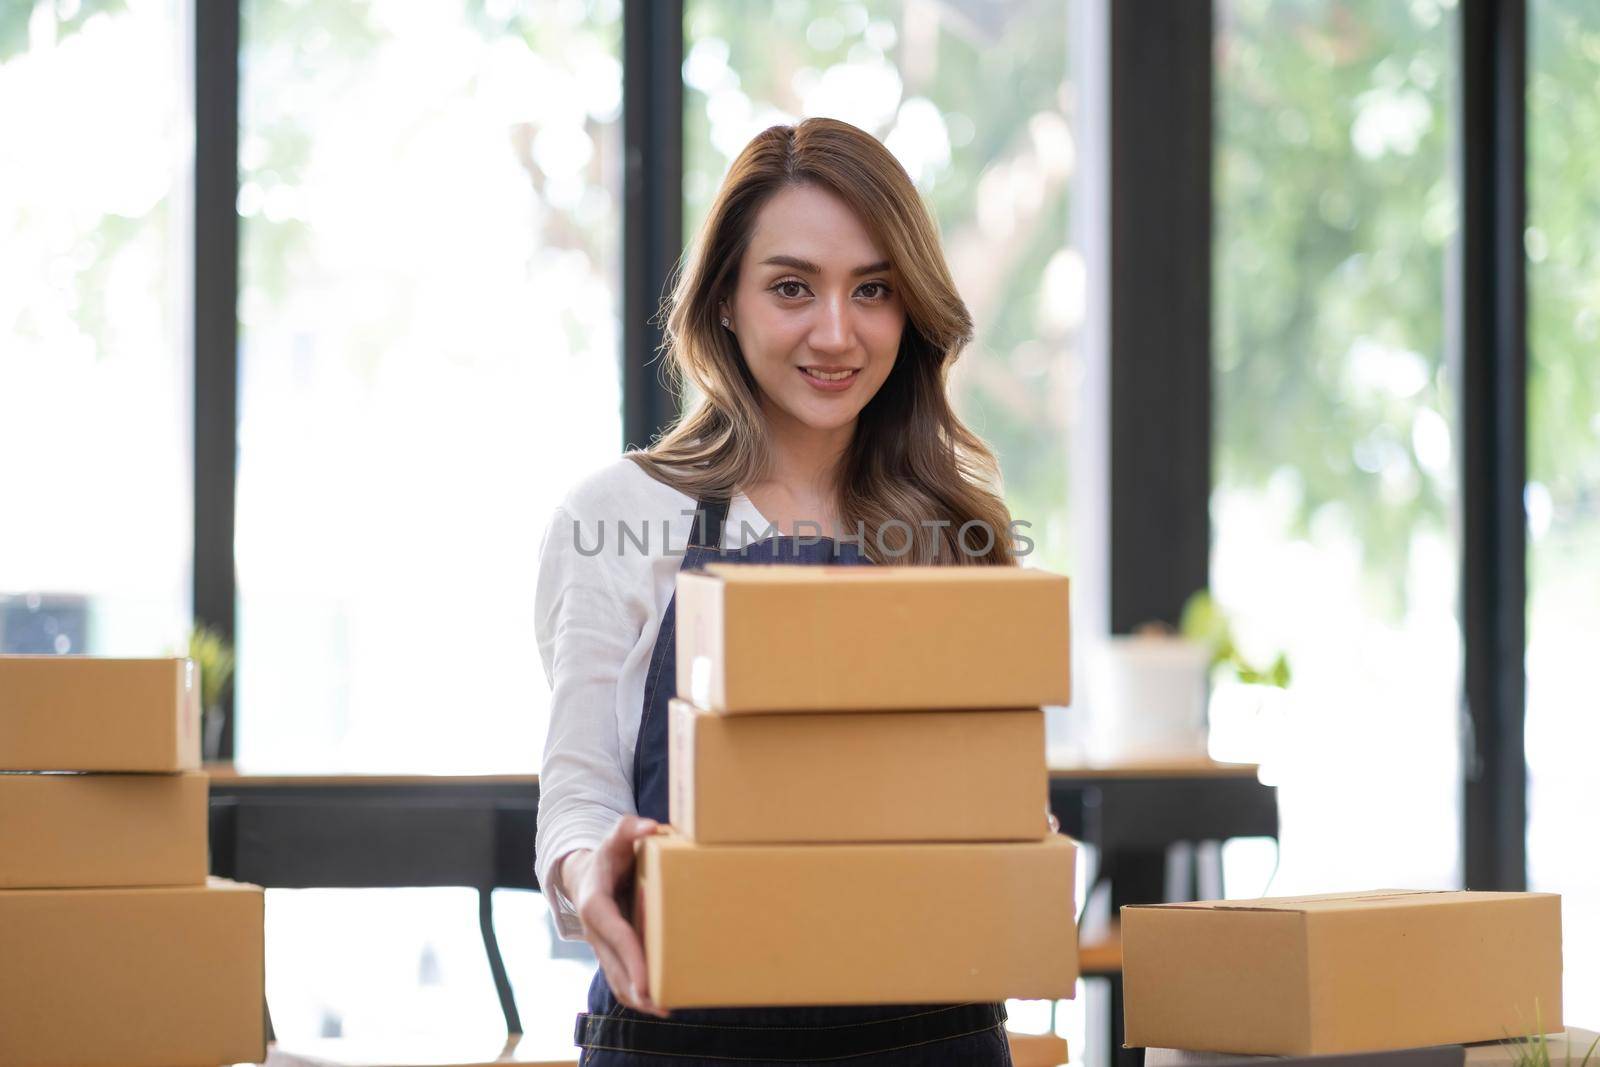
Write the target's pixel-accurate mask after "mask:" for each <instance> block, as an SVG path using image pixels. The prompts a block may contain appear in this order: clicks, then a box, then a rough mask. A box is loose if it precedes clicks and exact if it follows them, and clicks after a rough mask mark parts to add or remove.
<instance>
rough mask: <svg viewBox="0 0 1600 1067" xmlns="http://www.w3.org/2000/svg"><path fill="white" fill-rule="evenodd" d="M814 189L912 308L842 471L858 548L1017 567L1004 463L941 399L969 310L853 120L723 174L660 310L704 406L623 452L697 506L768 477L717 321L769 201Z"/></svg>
mask: <svg viewBox="0 0 1600 1067" xmlns="http://www.w3.org/2000/svg"><path fill="white" fill-rule="evenodd" d="M804 184H814V185H817V186H819V187H821V188H824V189H827V190H829V191H831V192H832V193H834V194H835V195H837V196H839V197H840V198H841V199H843V200H844V201H845V203H847V204H849V205H850V206H851V207H852V208H853V209H854V211H855V213H856V215H857V217H859V218H860V219H861V221H862V224H863V225H864V226H866V227H867V229H868V232H869V233H871V234H872V235H873V238H874V239H875V241H876V243H877V244H878V246H879V247H880V248H881V249H882V250H883V253H884V255H885V257H886V258H887V259H888V260H889V262H890V263H891V264H892V265H893V267H894V270H895V272H896V273H897V274H898V276H899V282H900V287H899V288H900V295H901V298H902V301H903V303H904V306H905V309H906V319H907V321H906V325H905V329H904V330H903V331H902V332H901V338H900V349H899V353H898V355H897V356H896V358H895V364H894V368H893V370H891V371H890V373H889V376H888V378H887V379H886V380H885V381H884V383H883V386H882V387H881V388H880V389H879V390H878V393H877V395H875V396H874V397H873V398H872V399H871V400H870V401H869V402H868V403H867V404H866V406H865V407H864V408H863V409H862V411H861V414H860V416H859V418H858V420H857V423H856V430H855V433H854V435H853V437H852V439H851V442H850V445H849V447H848V448H847V449H846V451H845V453H844V455H843V456H842V457H841V459H840V463H839V468H838V470H837V471H835V472H834V474H835V484H837V486H838V492H839V499H838V505H839V506H838V512H839V515H840V517H841V519H842V520H843V524H844V527H845V529H846V531H849V532H851V533H855V532H856V531H860V532H862V533H864V534H865V536H864V537H862V538H861V548H862V550H863V552H864V553H865V554H866V555H868V556H869V557H871V558H872V559H873V560H874V561H875V562H879V563H980V564H1012V563H1015V558H1014V556H1013V549H1012V530H1011V529H1010V519H1011V516H1010V512H1009V511H1008V510H1007V508H1006V505H1005V502H1004V501H1003V500H1002V499H1001V497H1000V494H999V491H998V490H999V485H1000V471H999V464H998V463H997V462H996V461H995V457H994V454H993V453H992V452H990V450H989V448H988V447H987V446H986V445H985V444H984V443H983V441H982V439H980V438H979V437H978V436H977V435H976V434H974V433H972V431H970V430H968V429H967V428H966V426H964V425H963V424H962V422H961V420H960V419H958V418H957V417H956V414H955V412H954V411H953V410H952V409H951V407H950V401H949V398H948V397H947V395H946V392H945V385H946V377H947V375H948V373H949V370H950V367H951V365H952V364H954V363H955V361H956V358H957V357H958V356H959V355H960V353H961V350H962V349H963V348H964V347H966V345H967V344H968V342H970V341H971V340H972V316H971V314H970V313H969V312H968V311H967V307H966V304H965V303H963V301H962V300H961V297H960V295H959V294H957V292H956V289H955V284H954V282H953V281H952V280H951V278H950V269H949V267H948V265H947V264H946V263H945V260H944V252H943V250H942V249H941V248H940V245H939V234H938V230H937V229H936V228H935V226H934V223H933V219H932V218H931V216H930V215H929V213H928V210H927V208H926V207H925V206H924V205H923V202H922V199H921V197H920V196H919V195H918V194H917V190H916V186H914V185H913V184H912V182H911V179H910V177H909V176H908V175H907V174H906V172H905V170H904V168H902V167H901V166H900V163H899V161H898V160H896V159H895V158H894V156H893V155H892V154H890V152H889V150H888V149H886V148H885V147H884V146H883V145H882V144H881V143H880V142H879V141H878V140H877V139H876V138H874V137H873V136H872V135H870V134H868V133H866V132H865V131H863V130H860V129H858V128H856V127H855V126H852V125H850V124H849V123H845V122H839V121H837V120H834V119H826V118H809V119H805V120H804V121H802V122H800V123H798V124H796V125H794V126H773V127H770V128H769V129H767V130H764V131H762V132H761V133H760V134H758V135H756V137H755V138H754V139H752V140H751V142H750V143H749V144H748V145H746V146H745V148H744V150H743V151H742V152H740V153H739V157H738V158H737V159H735V160H734V161H733V165H732V166H731V167H729V169H728V173H727V176H726V177H725V178H724V179H723V182H722V187H721V189H720V190H718V192H717V196H716V199H715V200H714V201H713V202H712V204H711V209H710V211H709V212H708V213H707V215H706V219H705V222H704V224H703V225H702V227H701V229H700V232H699V234H698V236H697V237H696V239H695V241H694V242H693V243H692V245H691V246H690V249H689V250H688V252H687V253H686V254H685V258H684V260H683V262H682V263H681V264H680V267H679V270H678V272H677V277H676V281H675V283H674V285H673V287H672V292H671V295H670V296H669V297H668V298H667V299H666V300H665V301H664V303H663V307H662V310H661V321H662V322H663V323H664V330H663V333H664V339H663V341H662V345H661V355H662V357H663V359H664V369H665V372H666V375H667V378H668V381H669V384H670V385H671V387H672V388H673V389H674V390H676V391H679V395H681V390H682V387H683V383H684V381H685V380H686V379H687V380H688V381H691V382H693V383H694V385H695V386H696V387H697V388H698V390H699V392H700V398H699V399H698V400H697V401H696V403H695V404H694V406H693V407H692V408H691V409H690V410H688V411H686V412H684V413H683V415H682V416H680V417H679V418H678V420H677V421H676V422H675V423H674V424H673V425H672V427H671V428H669V429H668V430H667V431H666V432H665V433H663V434H662V435H661V437H660V438H659V439H658V440H656V441H655V442H654V443H653V444H652V445H651V447H650V448H648V449H641V450H634V451H630V452H628V453H627V455H628V458H630V459H632V460H633V461H634V462H636V463H638V464H639V465H640V466H641V467H643V468H644V469H645V470H646V471H647V472H648V473H649V474H650V475H651V476H652V477H654V478H656V479H657V480H659V481H662V482H665V483H666V484H668V485H671V486H673V487H674V488H676V489H678V490H679V491H680V492H683V493H685V494H687V495H689V496H691V497H694V498H696V499H699V498H702V497H708V496H730V495H732V494H733V492H734V491H735V490H736V489H737V488H738V487H740V486H745V485H750V484H753V483H756V482H759V481H761V480H762V479H763V478H764V477H766V475H767V472H768V464H769V456H770V448H771V445H770V441H769V438H768V433H767V423H766V418H765V416H764V415H763V414H762V411H761V405H760V402H759V399H758V397H759V394H758V390H757V387H756V382H755V379H754V377H752V375H751V373H750V370H749V367H748V366H747V365H746V364H745V360H744V357H743V355H742V354H741V353H740V351H739V346H738V343H737V341H736V340H735V338H734V337H733V336H732V335H731V334H730V333H729V332H728V331H726V330H723V329H721V328H720V327H719V322H718V311H717V306H718V304H719V302H720V301H722V300H724V299H727V300H730V301H731V299H732V296H733V289H734V286H735V284H736V283H737V281H738V277H739V265H740V262H741V260H742V259H743V257H744V253H745V250H746V249H747V248H748V247H749V243H750V235H751V231H752V230H753V229H754V226H755V221H756V216H757V215H758V214H759V212H760V211H761V208H762V206H763V205H764V204H766V202H767V201H768V200H769V199H770V198H771V197H772V196H773V194H774V193H776V192H778V191H779V190H780V189H783V188H785V187H787V186H791V185H804ZM902 524H903V525H902ZM907 538H909V539H910V543H909V545H908V544H907ZM885 548H887V551H885Z"/></svg>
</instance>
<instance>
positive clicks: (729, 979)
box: [634, 833, 1078, 1009]
mask: <svg viewBox="0 0 1600 1067" xmlns="http://www.w3.org/2000/svg"><path fill="white" fill-rule="evenodd" d="M1075 855H1076V848H1075V846H1074V844H1073V842H1072V841H1071V840H1070V839H1068V838H1066V837H1063V836H1061V835H1060V834H1051V835H1049V836H1048V837H1045V838H1044V839H1042V840H1035V841H1027V842H1010V843H987V842H986V843H964V844H899V845H887V844H876V845H862V844H847V845H702V844H698V843H696V842H692V841H689V840H686V839H685V838H683V837H681V836H679V835H677V834H673V833H664V834H658V835H656V836H653V837H649V838H646V839H644V840H643V841H641V842H640V844H639V850H638V871H637V883H636V897H635V904H634V913H635V921H636V922H637V923H638V924H639V926H640V931H641V936H642V939H643V941H644V945H645V958H646V961H647V963H648V968H649V972H650V996H651V998H652V999H653V1000H654V1001H655V1003H657V1004H658V1005H660V1006H662V1007H665V1008H669V1009H670V1008H689V1007H742V1006H772V1005H808V1004H809V1005H815V1004H895V1003H912V1002H951V1003H958V1002H964V1001H973V1000H980V1001H981V1000H1003V999H1006V998H1008V997H1036V998H1066V997H1071V996H1072V995H1073V991H1074V984H1075V982H1076V981H1077V977H1078V944H1077V932H1076V929H1075V925H1074V922H1073V916H1074V909H1073V892H1074V888H1075V887H1074V882H1073V868H1074V860H1075Z"/></svg>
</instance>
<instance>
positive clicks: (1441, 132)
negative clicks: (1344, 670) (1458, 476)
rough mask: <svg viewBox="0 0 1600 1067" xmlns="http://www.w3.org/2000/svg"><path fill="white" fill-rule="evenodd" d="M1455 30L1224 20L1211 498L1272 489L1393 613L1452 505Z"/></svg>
mask: <svg viewBox="0 0 1600 1067" xmlns="http://www.w3.org/2000/svg"><path fill="white" fill-rule="evenodd" d="M1453 20H1454V13H1453V12H1451V11H1448V10H1446V9H1444V8H1443V7H1442V6H1441V5H1440V4H1438V3H1434V2H1433V0H1417V2H1413V3H1406V4H1401V3H1394V2H1392V0H1341V2H1331V0H1284V2H1275V3H1273V2H1267V0H1227V2H1224V3H1221V4H1219V8H1218V37H1217V63H1218V70H1217V87H1218V88H1217V107H1216V119H1217V134H1216V194H1215V195H1216V203H1217V211H1216V228H1215V238H1214V240H1215V245H1214V271H1215V283H1214V284H1215V304H1214V310H1213V316H1214V318H1213V323H1214V326H1213V329H1214V360H1215V382H1216V430H1215V446H1216V459H1215V463H1216V471H1217V482H1218V484H1219V486H1220V487H1226V488H1237V487H1250V488H1257V489H1266V488H1267V487H1268V486H1269V484H1272V485H1275V486H1276V488H1277V489H1278V490H1279V492H1280V493H1282V494H1283V495H1284V496H1286V497H1287V498H1288V500H1287V502H1286V503H1287V507H1286V510H1287V511H1288V512H1289V514H1290V515H1291V516H1292V524H1293V526H1292V530H1291V532H1292V533H1294V534H1297V535H1300V536H1308V535H1309V534H1310V533H1311V529H1312V527H1313V525H1314V524H1320V523H1329V524H1331V525H1333V526H1334V528H1336V529H1337V530H1338V531H1339V532H1340V533H1342V534H1345V535H1346V536H1351V537H1353V538H1354V539H1355V540H1356V541H1357V542H1358V543H1359V545H1360V546H1361V553H1362V556H1363V562H1364V573H1365V576H1366V579H1367V588H1366V589H1364V590H1363V592H1364V593H1365V594H1366V595H1367V598H1368V600H1369V602H1370V603H1371V606H1372V608H1373V609H1374V610H1376V611H1378V612H1379V613H1381V614H1385V615H1388V616H1390V617H1395V616H1398V615H1399V614H1401V613H1402V612H1403V610H1404V607H1405V605H1406V601H1407V590H1406V576H1407V570H1408V568H1407V559H1408V555H1409V553H1410V552H1411V551H1413V545H1414V537H1415V535H1416V533H1417V532H1418V531H1419V530H1435V531H1443V530H1445V529H1447V528H1448V523H1449V522H1450V512H1449V509H1450V507H1451V504H1452V501H1453V497H1454V473H1453V467H1452V466H1451V460H1450V451H1451V450H1450V448H1449V445H1448V444H1447V442H1448V441H1449V439H1450V438H1449V436H1448V435H1449V434H1450V433H1451V431H1449V430H1448V429H1446V428H1447V427H1448V426H1449V425H1450V423H1452V422H1453V412H1454V401H1453V399H1452V390H1451V388H1450V386H1449V382H1448V375H1447V373H1446V357H1445V334H1444V327H1445V277H1446V269H1447V267H1446V249H1447V246H1448V244H1449V242H1450V241H1451V239H1452V238H1453V236H1454V234H1455V232H1456V210H1457V192H1456V187H1455V184H1454V181H1453V179H1452V177H1451V162H1450V158H1451V157H1450V151H1451V141H1450V138H1451V136H1452V133H1453V126H1454V120H1453V117H1452V111H1451V106H1452V100H1453V99H1454V97H1453V92H1454V81H1455V67H1454V56H1455V50H1454V36H1453V27H1454V21H1453ZM1419 441H1421V442H1422V444H1423V446H1424V447H1423V449H1422V452H1423V454H1422V455H1421V456H1419V449H1418V447H1417V443H1418V442H1419ZM1430 447H1431V448H1432V449H1433V451H1432V452H1431V453H1430V452H1429V451H1428V448H1430ZM1430 461H1431V462H1430Z"/></svg>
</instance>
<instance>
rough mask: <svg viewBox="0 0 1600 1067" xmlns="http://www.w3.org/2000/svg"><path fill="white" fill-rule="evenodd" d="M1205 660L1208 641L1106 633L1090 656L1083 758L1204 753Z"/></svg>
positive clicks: (1178, 756) (1135, 759)
mask: <svg viewBox="0 0 1600 1067" xmlns="http://www.w3.org/2000/svg"><path fill="white" fill-rule="evenodd" d="M1209 664H1210V654H1209V653H1208V652H1207V650H1206V647H1205V646H1204V645H1202V644H1200V643H1199V642H1197V641H1190V640H1188V639H1186V638H1182V637H1165V636H1145V635H1137V636H1131V637H1126V636H1117V637H1111V638H1108V639H1107V640H1106V641H1105V643H1104V644H1102V645H1100V646H1099V647H1098V648H1097V649H1095V650H1094V651H1093V653H1092V656H1091V659H1090V664H1089V715H1088V720H1089V722H1088V736H1087V738H1086V741H1085V746H1084V747H1085V751H1086V754H1087V755H1088V757H1089V759H1090V760H1091V761H1093V762H1095V763H1126V762H1138V761H1146V760H1172V759H1194V758H1203V757H1204V756H1205V755H1206V698H1207V693H1208V686H1207V677H1206V675H1207V668H1208V666H1209Z"/></svg>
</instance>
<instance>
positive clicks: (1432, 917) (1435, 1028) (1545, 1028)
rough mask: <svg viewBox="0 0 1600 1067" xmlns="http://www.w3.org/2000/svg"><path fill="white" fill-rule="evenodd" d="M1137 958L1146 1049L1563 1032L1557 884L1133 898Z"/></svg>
mask: <svg viewBox="0 0 1600 1067" xmlns="http://www.w3.org/2000/svg"><path fill="white" fill-rule="evenodd" d="M1122 956H1123V959H1122V969H1123V988H1124V998H1125V999H1124V1002H1123V1003H1124V1006H1125V1016H1126V1035H1127V1043H1128V1044H1129V1045H1130V1046H1134V1047H1152V1046H1153V1047H1159V1048H1178V1049H1186V1050H1196V1051H1207V1052H1234V1053H1257V1054H1270V1055H1296V1056H1312V1055H1325V1054H1338V1053H1362V1052H1382V1051H1392V1050H1398V1049H1407V1048H1417V1047H1421V1046H1428V1045H1459V1044H1469V1043H1472V1042H1479V1041H1497V1040H1504V1039H1505V1038H1507V1037H1520V1036H1523V1035H1526V1034H1530V1033H1532V1032H1534V1031H1535V1030H1539V1031H1542V1032H1546V1033H1553V1032H1558V1031H1560V1030H1561V1029H1562V1021H1561V898H1560V897H1559V896H1556V895H1554V894H1551V893H1488V892H1477V893H1474V892H1445V891H1431V890H1397V889H1383V890H1374V891H1371V892H1364V893H1329V894H1323V895H1318V896H1308V897H1273V898H1266V899H1261V900H1214V901H1201V902H1198V903H1193V904H1156V905H1140V906H1132V905H1130V906H1127V907H1124V908H1123V909H1122Z"/></svg>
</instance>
